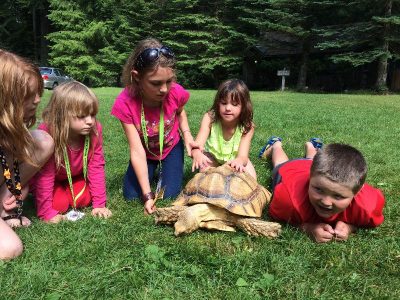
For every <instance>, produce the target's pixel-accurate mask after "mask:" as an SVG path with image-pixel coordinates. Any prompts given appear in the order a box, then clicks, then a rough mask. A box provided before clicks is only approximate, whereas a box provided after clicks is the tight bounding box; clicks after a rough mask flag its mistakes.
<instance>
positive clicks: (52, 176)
mask: <svg viewBox="0 0 400 300" xmlns="http://www.w3.org/2000/svg"><path fill="white" fill-rule="evenodd" d="M96 124H97V132H98V135H97V136H96V135H93V136H92V138H91V140H90V149H89V157H88V174H87V182H88V187H89V191H90V194H91V196H92V205H93V208H98V207H105V206H106V198H107V197H106V180H105V172H104V166H105V161H104V154H103V137H102V128H101V124H100V122H99V121H96ZM38 129H41V130H44V131H46V132H48V131H49V129H48V127H47V126H46V124H44V123H42V124H40V125H39V126H38ZM83 148H84V139H82V146H81V147H80V148H79V149H70V148H69V147H67V152H68V158H69V163H70V165H71V175H72V177H74V176H77V175H81V174H83ZM55 182H67V184H68V177H67V172H66V171H65V168H64V167H61V168H60V169H59V170H57V168H56V164H55V159H54V155H53V156H52V157H51V158H50V159H49V160H48V161H47V163H46V164H45V165H44V166H43V168H42V169H41V170H40V171H39V172H38V173H37V174H36V175H35V177H34V179H33V180H32V186H33V193H34V196H35V198H36V208H37V215H38V217H39V218H41V219H44V220H50V219H51V218H53V217H54V216H56V215H57V214H58V213H59V212H58V211H57V210H55V209H53V205H52V203H53V190H54V183H55Z"/></svg>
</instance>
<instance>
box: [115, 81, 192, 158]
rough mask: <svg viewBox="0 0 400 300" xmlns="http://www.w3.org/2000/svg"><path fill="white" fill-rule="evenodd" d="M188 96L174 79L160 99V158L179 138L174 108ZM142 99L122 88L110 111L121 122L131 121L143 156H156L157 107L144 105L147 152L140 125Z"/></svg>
mask: <svg viewBox="0 0 400 300" xmlns="http://www.w3.org/2000/svg"><path fill="white" fill-rule="evenodd" d="M188 99H189V92H188V91H186V90H185V89H184V88H183V87H182V86H180V85H179V84H177V83H172V86H171V89H170V91H169V93H168V94H167V95H166V97H165V99H164V101H163V109H164V146H163V153H162V156H161V159H164V158H165V157H166V156H167V155H168V154H169V152H171V150H172V148H174V146H175V145H176V144H177V143H178V142H179V139H180V136H179V131H178V130H179V121H178V115H177V111H178V110H180V109H181V108H183V106H184V105H185V104H186V102H187V101H188ZM141 108H142V100H141V99H140V98H139V97H137V96H132V95H130V93H129V91H128V89H127V88H125V89H124V90H123V91H122V92H121V93H120V94H119V95H118V96H117V98H116V99H115V102H114V105H113V107H112V109H111V115H113V116H115V117H116V118H117V119H119V120H120V121H121V122H123V123H125V124H133V125H135V127H136V130H137V131H138V133H139V136H140V139H141V141H142V144H143V147H144V149H145V150H146V156H147V158H149V159H154V160H158V159H159V155H160V143H159V134H158V133H159V124H160V111H161V108H160V107H144V114H145V119H146V130H147V136H148V145H149V148H150V151H151V152H152V153H154V154H155V155H153V154H152V153H150V152H149V151H148V149H147V147H146V145H145V142H144V139H143V133H142V128H141V122H140V121H141V120H140V117H141Z"/></svg>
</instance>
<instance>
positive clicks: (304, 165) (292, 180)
mask: <svg viewBox="0 0 400 300" xmlns="http://www.w3.org/2000/svg"><path fill="white" fill-rule="evenodd" d="M311 164H312V160H292V161H289V162H287V163H285V164H284V165H282V166H281V167H280V169H279V171H278V173H279V175H280V176H281V179H282V180H281V181H280V183H278V184H277V185H276V187H275V190H274V194H273V196H272V201H271V204H270V206H269V214H270V216H271V218H273V219H275V220H278V221H284V222H288V223H290V224H292V225H300V224H303V223H327V224H331V225H334V224H335V223H336V222H337V221H343V222H345V223H348V224H351V225H354V226H356V227H376V226H379V225H380V224H381V223H382V222H383V219H384V217H383V214H382V210H383V206H384V204H385V198H384V196H383V194H382V192H381V191H380V190H379V189H376V188H374V187H372V186H370V185H368V184H364V185H363V187H362V188H361V190H360V191H359V192H358V193H357V194H356V195H355V196H354V198H353V201H352V202H351V204H350V205H349V206H348V207H347V208H346V209H345V210H344V211H343V212H341V213H339V214H336V215H333V216H331V217H330V218H328V219H326V218H322V217H320V216H319V215H318V214H317V213H316V211H315V210H314V207H313V206H312V205H311V203H310V200H309V198H308V185H309V181H310V168H311Z"/></svg>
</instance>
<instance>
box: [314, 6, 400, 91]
mask: <svg viewBox="0 0 400 300" xmlns="http://www.w3.org/2000/svg"><path fill="white" fill-rule="evenodd" d="M324 2H325V3H327V5H329V6H330V12H331V13H334V14H336V15H337V16H338V18H337V19H336V22H335V23H334V24H332V25H331V26H327V27H325V28H321V29H319V30H317V31H316V32H317V33H318V34H319V36H320V37H321V39H322V40H321V41H320V42H319V43H318V45H317V47H318V48H320V49H321V50H330V51H332V50H333V51H336V53H335V54H333V55H332V56H331V59H332V61H333V62H335V63H341V62H345V63H348V64H350V65H352V66H354V67H356V66H361V65H367V64H371V63H376V64H377V74H376V82H375V88H376V89H377V90H378V91H385V90H387V86H386V78H387V64H388V59H390V58H399V55H400V53H399V45H400V34H399V32H400V1H399V0H370V1H361V0H358V1H345V0H332V1H324Z"/></svg>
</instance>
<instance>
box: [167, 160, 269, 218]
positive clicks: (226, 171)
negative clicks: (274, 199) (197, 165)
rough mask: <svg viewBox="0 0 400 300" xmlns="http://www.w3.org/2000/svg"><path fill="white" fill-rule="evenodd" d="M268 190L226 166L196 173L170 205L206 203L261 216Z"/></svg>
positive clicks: (252, 215)
mask: <svg viewBox="0 0 400 300" xmlns="http://www.w3.org/2000/svg"><path fill="white" fill-rule="evenodd" d="M270 199H271V193H270V192H269V191H268V190H267V189H265V188H264V187H263V186H261V185H259V184H258V183H257V181H256V180H255V179H254V178H253V177H252V176H251V175H249V174H248V173H245V172H237V171H235V170H234V169H232V168H231V167H230V166H229V165H226V164H225V165H222V166H219V167H217V168H210V169H208V170H207V171H206V172H204V173H197V174H196V175H195V176H194V177H193V178H192V179H191V180H190V181H189V182H188V183H187V185H186V187H185V188H184V189H183V190H182V192H181V193H180V194H179V196H178V198H177V199H176V201H175V202H174V203H172V205H175V206H184V205H193V204H198V203H208V204H212V205H215V206H218V207H221V208H224V209H226V210H228V211H229V212H231V213H233V214H237V215H241V216H246V217H261V214H262V210H263V208H264V207H265V205H266V204H267V203H268V202H269V201H270Z"/></svg>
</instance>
